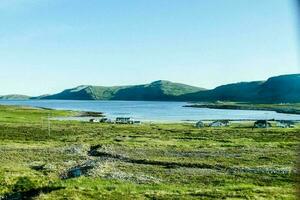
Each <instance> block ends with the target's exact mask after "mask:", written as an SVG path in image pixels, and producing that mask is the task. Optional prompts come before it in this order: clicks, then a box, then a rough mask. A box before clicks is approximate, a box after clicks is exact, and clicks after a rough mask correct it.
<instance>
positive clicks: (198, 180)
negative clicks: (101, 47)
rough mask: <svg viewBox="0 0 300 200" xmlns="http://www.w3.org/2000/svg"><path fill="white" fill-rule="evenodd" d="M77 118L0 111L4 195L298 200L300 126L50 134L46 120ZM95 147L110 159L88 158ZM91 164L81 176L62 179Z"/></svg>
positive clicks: (69, 129) (67, 128) (90, 126)
mask: <svg viewBox="0 0 300 200" xmlns="http://www.w3.org/2000/svg"><path fill="white" fill-rule="evenodd" d="M75 114H76V113H75V112H70V111H55V110H43V109H32V108H22V107H11V106H0V162H1V165H0V197H1V196H4V195H6V196H7V195H10V196H13V195H14V196H17V195H28V194H29V195H31V196H32V197H34V198H35V199H222V198H224V199H295V197H294V193H295V185H296V181H295V173H294V171H293V169H294V167H295V165H296V157H297V155H296V152H297V148H298V143H299V140H300V138H299V133H300V129H299V128H298V127H296V128H294V129H280V128H270V129H254V130H252V128H251V124H247V123H245V124H234V125H232V126H231V127H225V128H203V129H197V128H195V127H194V126H193V125H192V124H143V125H115V124H98V123H87V122H76V121H51V133H50V135H49V133H48V127H47V123H46V122H47V121H46V119H47V117H48V115H50V116H67V115H75ZM94 145H101V147H99V148H98V149H97V152H100V153H102V154H101V155H104V153H105V155H108V156H98V157H97V156H91V155H89V154H88V152H89V150H90V147H91V146H94ZM86 162H93V163H94V165H93V167H92V168H91V169H89V170H88V171H87V173H85V174H84V175H83V176H81V177H77V178H70V179H62V178H61V175H62V174H64V173H66V172H67V171H68V169H70V168H72V167H74V166H82V164H83V163H86ZM41 166H43V167H41ZM39 167H41V168H40V169H39Z"/></svg>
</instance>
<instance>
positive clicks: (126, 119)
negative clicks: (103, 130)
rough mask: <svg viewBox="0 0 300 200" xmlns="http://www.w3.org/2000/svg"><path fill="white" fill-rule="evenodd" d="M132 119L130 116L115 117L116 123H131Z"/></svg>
mask: <svg viewBox="0 0 300 200" xmlns="http://www.w3.org/2000/svg"><path fill="white" fill-rule="evenodd" d="M132 123H133V121H132V120H131V119H130V117H117V118H116V124H132Z"/></svg>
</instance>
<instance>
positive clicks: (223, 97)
mask: <svg viewBox="0 0 300 200" xmlns="http://www.w3.org/2000/svg"><path fill="white" fill-rule="evenodd" d="M179 100H189V101H206V102H207V101H239V102H257V103H293V102H300V74H290V75H281V76H276V77H271V78H269V79H268V80H266V81H254V82H241V83H234V84H227V85H222V86H219V87H216V88H215V89H212V90H205V91H199V92H196V93H192V94H185V95H182V96H180V98H179Z"/></svg>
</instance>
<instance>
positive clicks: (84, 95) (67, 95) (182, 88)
mask: <svg viewBox="0 0 300 200" xmlns="http://www.w3.org/2000/svg"><path fill="white" fill-rule="evenodd" d="M199 90H203V89H202V88H198V87H193V86H189V85H185V84H180V83H172V82H169V81H155V82H153V83H150V84H145V85H134V86H115V87H102V86H79V87H76V88H72V89H68V90H65V91H63V92H61V93H58V94H55V95H50V96H45V97H43V99H76V100H110V99H114V100H174V98H175V97H177V96H179V95H183V94H186V93H194V92H197V91H199Z"/></svg>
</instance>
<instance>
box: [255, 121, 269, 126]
mask: <svg viewBox="0 0 300 200" xmlns="http://www.w3.org/2000/svg"><path fill="white" fill-rule="evenodd" d="M269 127H271V123H270V122H268V121H267V120H257V121H256V122H254V128H269Z"/></svg>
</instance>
